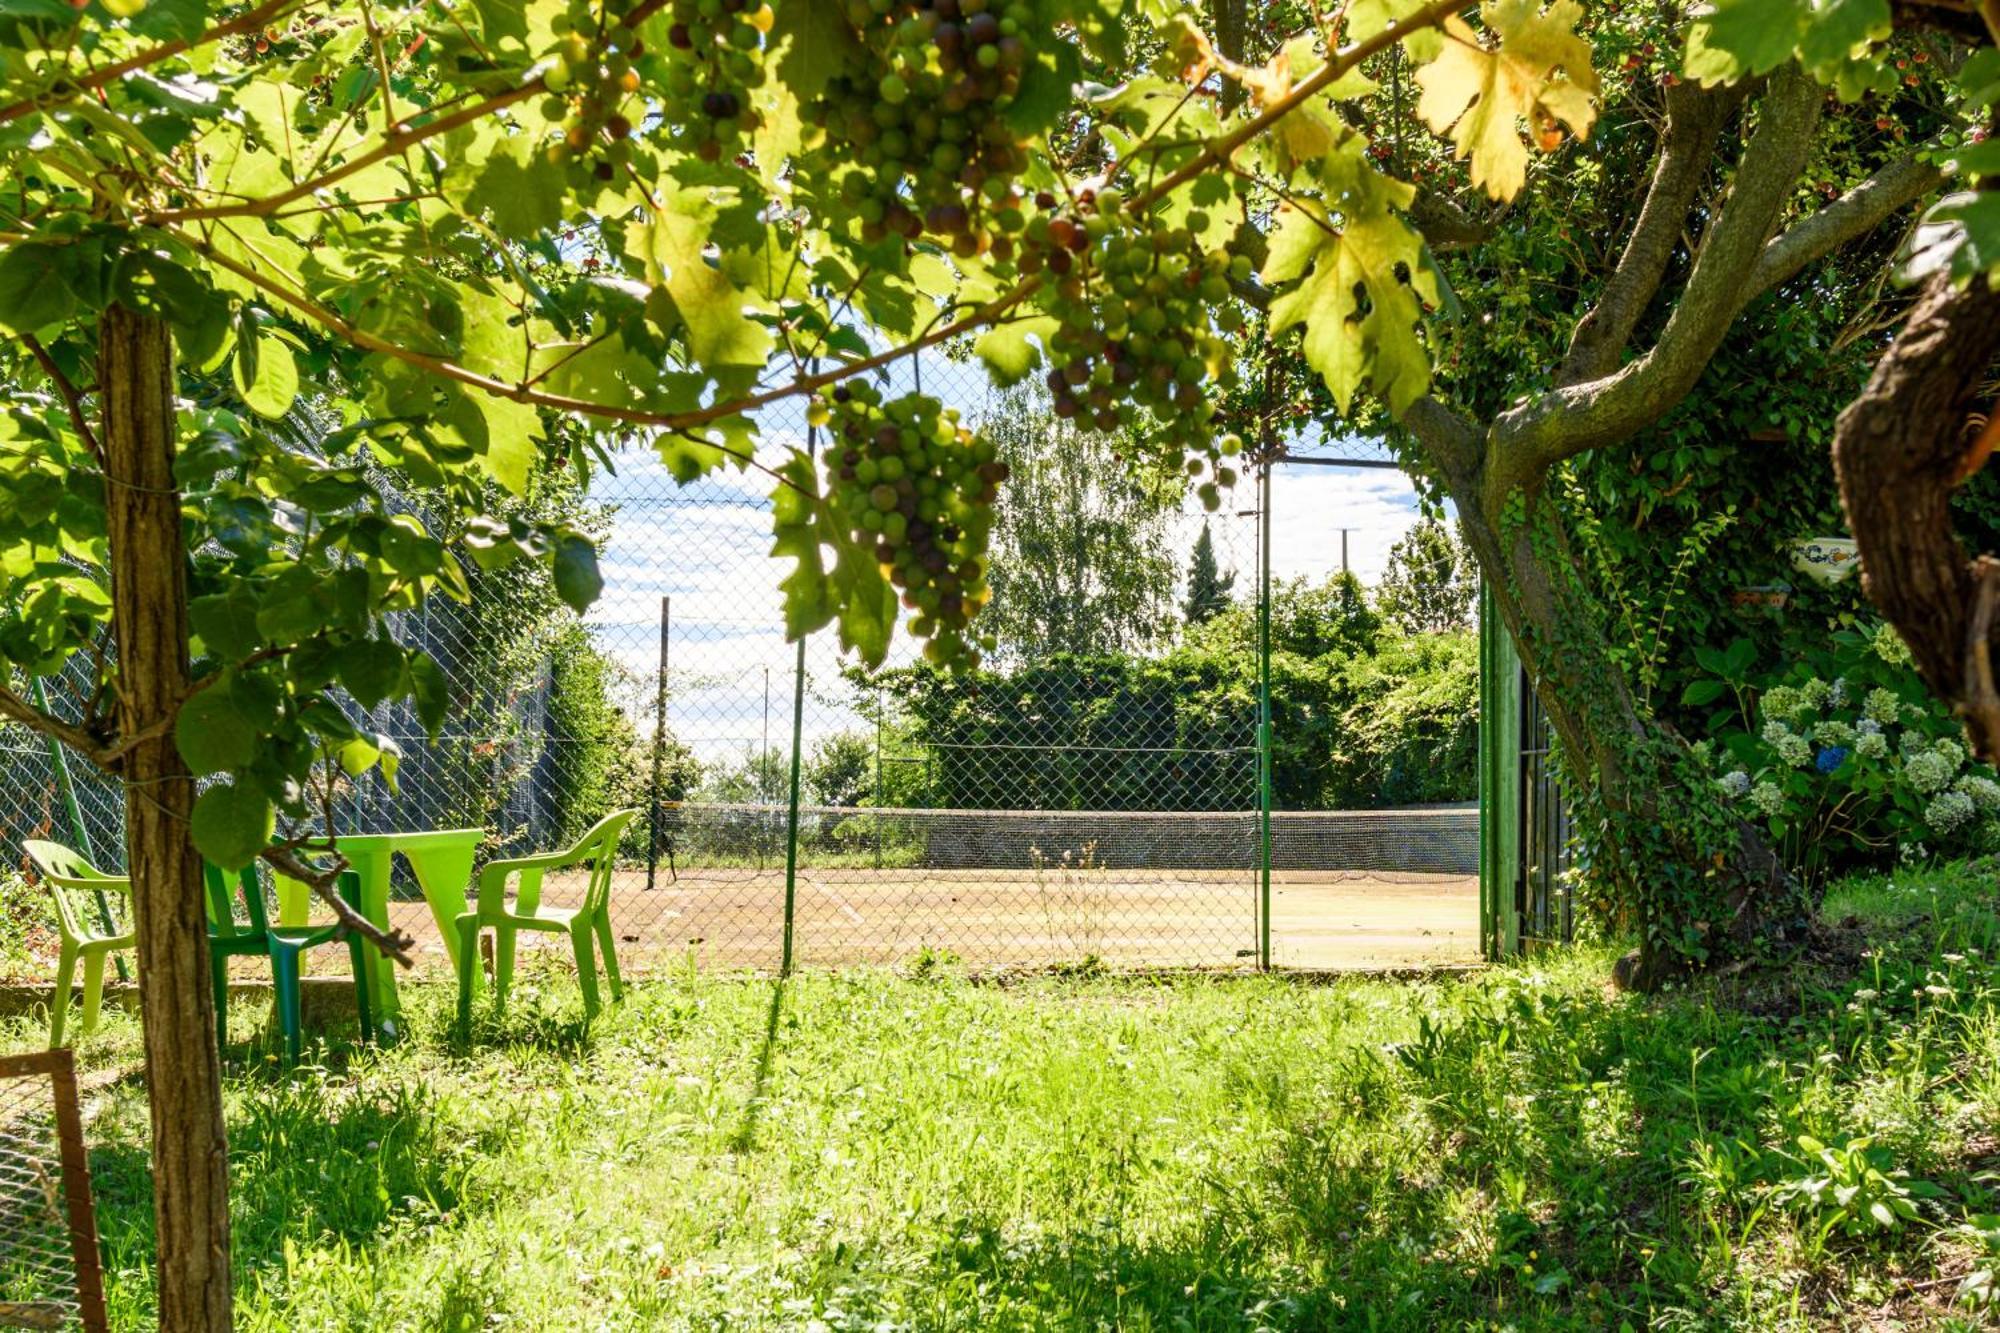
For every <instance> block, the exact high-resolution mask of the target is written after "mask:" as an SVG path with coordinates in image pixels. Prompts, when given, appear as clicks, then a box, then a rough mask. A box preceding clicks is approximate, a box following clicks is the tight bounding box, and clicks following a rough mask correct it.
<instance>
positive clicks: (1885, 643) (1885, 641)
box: [1872, 620, 1913, 666]
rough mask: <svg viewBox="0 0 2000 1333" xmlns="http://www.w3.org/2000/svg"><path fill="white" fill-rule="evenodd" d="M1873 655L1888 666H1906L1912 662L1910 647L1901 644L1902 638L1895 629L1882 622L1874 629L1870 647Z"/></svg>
mask: <svg viewBox="0 0 2000 1333" xmlns="http://www.w3.org/2000/svg"><path fill="white" fill-rule="evenodd" d="M1872 646H1873V647H1874V649H1875V655H1876V656H1877V657H1879V658H1881V659H1882V660H1883V661H1884V662H1887V663H1888V664H1889V665H1890V666H1908V665H1910V663H1911V661H1912V660H1913V659H1912V658H1911V656H1910V645H1909V644H1907V643H1904V642H1903V636H1902V635H1900V634H1898V633H1896V627H1895V626H1894V625H1891V624H1890V623H1889V622H1888V621H1886V620H1885V621H1883V622H1882V623H1881V624H1879V625H1877V626H1876V627H1875V641H1874V643H1873V645H1872Z"/></svg>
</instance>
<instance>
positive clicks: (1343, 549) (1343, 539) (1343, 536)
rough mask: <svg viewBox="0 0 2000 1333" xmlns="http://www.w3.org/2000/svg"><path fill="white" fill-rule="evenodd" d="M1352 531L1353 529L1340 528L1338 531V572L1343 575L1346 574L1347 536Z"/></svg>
mask: <svg viewBox="0 0 2000 1333" xmlns="http://www.w3.org/2000/svg"><path fill="white" fill-rule="evenodd" d="M1352 531H1354V529H1353V528H1342V529H1341V530H1340V572H1341V573H1343V574H1345V573H1346V572H1347V534H1348V533H1350V532H1352Z"/></svg>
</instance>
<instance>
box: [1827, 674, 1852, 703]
mask: <svg viewBox="0 0 2000 1333" xmlns="http://www.w3.org/2000/svg"><path fill="white" fill-rule="evenodd" d="M1826 706H1827V707H1828V708H1845V707H1847V677H1845V676H1842V677H1840V678H1839V679H1838V680H1836V681H1834V682H1833V688H1832V689H1831V690H1829V691H1827V695H1826Z"/></svg>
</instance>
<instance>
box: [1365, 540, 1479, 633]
mask: <svg viewBox="0 0 2000 1333" xmlns="http://www.w3.org/2000/svg"><path fill="white" fill-rule="evenodd" d="M1478 579H1479V575H1478V572H1477V570H1476V569H1475V567H1474V565H1473V563H1472V555H1471V553H1470V552H1468V551H1467V550H1466V549H1465V547H1464V546H1463V545H1462V544H1460V542H1459V541H1458V539H1457V538H1456V537H1454V536H1453V535H1452V533H1451V530H1450V529H1449V528H1447V527H1446V526H1445V525H1444V524H1443V523H1440V522H1439V521H1438V520H1436V519H1434V518H1429V517H1426V518H1421V519H1419V520H1417V523H1416V525H1415V526H1414V527H1412V528H1411V529H1410V530H1409V531H1408V532H1406V533H1404V534H1403V535H1402V536H1401V537H1399V538H1397V539H1396V542H1395V544H1394V545H1392V546H1391V547H1390V548H1389V563H1388V566H1387V567H1386V568H1385V569H1384V570H1383V571H1382V581H1381V582H1380V583H1378V584H1376V585H1375V608H1376V610H1378V611H1380V612H1381V613H1382V615H1383V617H1384V618H1385V619H1387V620H1389V621H1390V622H1392V623H1393V624H1395V625H1396V627H1397V628H1399V629H1401V630H1402V631H1403V632H1404V633H1405V634H1435V633H1438V632H1440V631H1443V630H1453V629H1464V628H1466V627H1467V626H1468V625H1470V624H1471V623H1472V599H1473V597H1474V596H1475V595H1476V594H1477V593H1478V591H1479V583H1478Z"/></svg>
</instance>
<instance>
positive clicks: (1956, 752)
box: [1931, 738, 1965, 768]
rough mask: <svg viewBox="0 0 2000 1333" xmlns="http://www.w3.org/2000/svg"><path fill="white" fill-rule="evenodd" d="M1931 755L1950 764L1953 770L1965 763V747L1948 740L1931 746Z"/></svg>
mask: <svg viewBox="0 0 2000 1333" xmlns="http://www.w3.org/2000/svg"><path fill="white" fill-rule="evenodd" d="M1931 753H1932V754H1934V755H1937V756H1938V757H1939V758H1941V759H1943V760H1944V761H1945V762H1946V763H1947V764H1950V765H1951V766H1952V767H1953V768H1957V767H1958V766H1959V765H1960V764H1962V763H1964V762H1965V747H1964V746H1963V745H1960V744H1959V743H1958V742H1957V741H1955V740H1951V739H1949V738H1947V739H1945V740H1941V741H1939V742H1937V744H1935V745H1933V746H1931Z"/></svg>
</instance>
